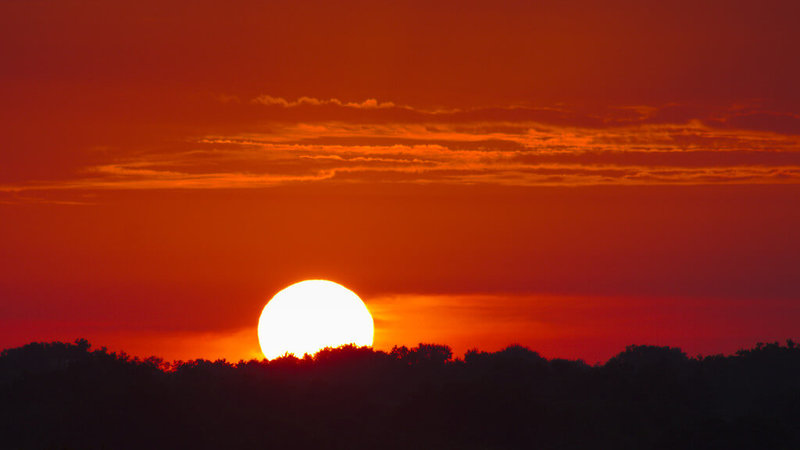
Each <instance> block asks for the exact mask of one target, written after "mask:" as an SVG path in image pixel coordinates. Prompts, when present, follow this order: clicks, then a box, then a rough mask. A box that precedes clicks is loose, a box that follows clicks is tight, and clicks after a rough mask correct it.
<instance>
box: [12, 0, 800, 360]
mask: <svg viewBox="0 0 800 450" xmlns="http://www.w3.org/2000/svg"><path fill="white" fill-rule="evenodd" d="M798 17H800V2H796V1H792V0H786V1H761V2H753V1H741V0H726V1H696V0H695V1H683V0H676V1H669V2H655V1H653V2H648V1H641V0H635V1H634V0H627V1H588V0H575V1H548V2H544V1H492V2H488V1H483V2H477V1H430V0H428V1H392V2H389V1H375V0H373V1H337V2H327V1H319V0H315V1H270V2H267V1H261V0H259V1H255V0H239V1H228V2H212V1H204V0H200V1H191V2H189V1H186V2H177V1H164V0H159V1H149V0H144V1H142V0H137V1H128V0H120V1H113V2H109V1H100V0H94V1H92V0H82V1H77V0H76V1H65V0H47V1H45V0H27V1H3V2H0V99H1V101H0V156H1V158H2V159H0V348H7V347H12V346H17V345H22V344H25V343H27V342H31V341H49V340H68V341H72V340H74V339H75V338H78V337H85V338H87V339H89V340H90V341H91V342H92V343H93V344H94V345H96V346H107V347H109V348H110V349H113V350H124V351H126V352H128V353H130V354H133V355H139V356H147V355H151V354H155V355H159V356H162V357H165V358H167V359H184V360H186V359H192V358H200V357H202V358H209V359H215V358H223V357H224V358H227V359H229V360H239V359H240V358H244V359H249V358H253V357H260V352H259V347H258V339H257V337H256V324H257V321H258V317H259V314H260V312H261V309H262V308H263V307H264V304H265V303H266V301H267V300H268V299H269V298H270V297H272V295H274V294H275V293H276V292H278V291H279V290H281V289H282V288H284V287H285V286H287V285H290V284H292V283H295V282H298V281H300V280H303V279H309V278H323V279H330V280H333V281H336V282H338V283H341V284H343V285H345V286H347V287H348V288H350V289H352V290H353V291H355V292H356V293H358V294H359V295H360V296H361V298H362V299H363V300H364V301H365V303H366V304H367V306H368V308H369V309H370V311H372V314H373V316H374V318H375V347H376V348H379V349H382V350H388V349H390V348H391V347H392V346H393V345H396V344H397V345H414V344H416V343H418V342H435V343H441V344H448V345H451V346H452V347H453V348H454V350H455V353H456V354H459V355H460V354H463V352H464V351H466V350H467V349H469V348H479V349H483V350H497V349H500V348H502V347H504V346H506V345H508V344H511V343H520V344H523V345H526V346H528V347H530V348H531V349H533V350H537V351H539V352H540V353H542V354H543V355H544V356H548V357H567V358H583V359H585V360H587V361H590V362H598V361H604V360H605V359H607V358H608V357H610V356H612V355H613V354H615V353H617V352H619V351H621V350H622V349H623V348H624V347H625V345H629V344H658V345H671V346H679V347H682V348H683V349H684V350H685V351H687V352H688V353H690V354H692V355H694V354H697V353H703V354H711V353H722V352H725V353H728V352H733V351H735V350H737V349H739V348H741V347H745V346H751V345H753V344H755V343H756V342H759V341H773V340H784V339H786V338H795V339H797V338H800V82H798V80H800V57H798V55H800V27H799V26H798V25H797V21H798Z"/></svg>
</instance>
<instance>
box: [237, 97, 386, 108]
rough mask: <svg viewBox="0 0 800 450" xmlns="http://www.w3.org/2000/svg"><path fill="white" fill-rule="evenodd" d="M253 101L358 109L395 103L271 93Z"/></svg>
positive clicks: (286, 105) (292, 105) (384, 106)
mask: <svg viewBox="0 0 800 450" xmlns="http://www.w3.org/2000/svg"><path fill="white" fill-rule="evenodd" d="M253 103H260V104H262V105H268V106H272V105H277V106H283V107H284V108H293V107H296V106H303V105H311V106H320V105H336V106H341V107H344V108H359V109H383V108H395V107H397V105H395V104H394V103H392V102H379V101H378V100H376V99H374V98H369V99H366V100H364V101H362V102H344V101H342V100H339V99H336V98H331V99H328V100H320V99H318V98H313V97H300V98H298V99H297V100H291V101H290V100H286V99H285V98H282V97H273V96H271V95H260V96H258V97H256V98H254V99H253Z"/></svg>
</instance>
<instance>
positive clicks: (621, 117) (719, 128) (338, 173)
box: [0, 95, 800, 192]
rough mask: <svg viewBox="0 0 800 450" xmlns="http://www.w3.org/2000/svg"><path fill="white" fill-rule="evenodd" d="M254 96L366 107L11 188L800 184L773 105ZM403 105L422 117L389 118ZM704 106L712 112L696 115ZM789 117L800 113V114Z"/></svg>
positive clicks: (799, 168)
mask: <svg viewBox="0 0 800 450" xmlns="http://www.w3.org/2000/svg"><path fill="white" fill-rule="evenodd" d="M253 103H257V104H259V105H265V106H270V107H278V108H280V109H293V108H303V107H307V108H311V109H314V108H328V109H330V108H332V112H331V114H332V116H335V115H336V114H337V111H339V112H341V111H346V110H361V111H364V112H366V114H367V115H366V116H359V117H351V116H347V115H346V114H345V115H344V116H342V117H339V118H338V119H336V120H330V119H324V120H323V119H314V117H316V116H314V115H313V114H310V113H309V117H311V119H309V118H305V117H304V116H302V115H301V116H300V117H299V118H295V119H287V118H285V117H282V116H281V115H280V114H277V115H271V116H267V118H266V119H265V120H264V121H262V122H260V124H259V125H249V126H244V127H242V128H244V129H243V130H242V131H240V132H231V133H225V134H215V135H205V136H199V137H194V138H187V139H185V140H184V141H183V142H181V143H180V145H173V146H171V147H169V146H164V145H160V146H158V149H157V150H147V149H143V150H136V151H128V152H118V153H116V154H113V153H111V152H109V155H112V154H113V155H114V157H113V158H111V160H109V161H107V162H106V163H103V164H97V165H94V166H89V167H85V168H84V170H83V171H82V172H81V173H79V174H77V175H76V176H75V177H74V178H73V179H69V180H62V181H58V182H47V181H41V182H29V183H20V184H15V185H6V186H0V190H3V191H17V192H19V191H25V190H36V189H38V190H47V189H214V188H263V187H269V186H275V185H281V184H289V183H314V182H346V183H359V182H362V183H363V182H401V183H448V184H480V183H489V184H501V185H520V186H536V185H570V186H581V185H604V184H612V185H642V184H745V183H766V184H777V183H798V182H800V133H793V132H790V131H791V126H788V128H787V125H786V123H784V122H781V124H782V125H781V126H780V127H783V128H786V130H782V131H776V130H770V129H769V128H770V127H769V126H763V125H764V124H763V123H762V126H760V127H756V126H752V127H750V128H747V127H746V126H745V125H746V124H745V123H739V122H742V120H743V119H742V117H745V116H747V117H751V116H754V115H756V114H760V116H759V117H762V116H763V115H764V114H765V113H764V112H763V111H759V110H757V109H754V108H750V109H743V108H742V107H736V108H732V109H729V110H725V111H717V112H715V113H713V114H712V113H710V112H708V111H698V110H697V109H692V108H683V107H679V106H675V105H668V106H665V107H661V108H657V107H648V106H632V107H623V108H616V109H613V110H611V109H610V110H609V111H606V112H605V113H603V114H601V113H598V112H595V113H593V114H586V113H576V112H573V111H570V110H568V109H566V108H526V107H519V106H514V107H508V108H475V109H473V110H468V111H467V110H456V109H453V110H449V111H445V110H437V111H433V110H423V109H414V108H411V107H408V106H402V105H396V104H395V103H393V102H379V101H378V100H375V99H368V100H364V101H361V102H345V101H342V100H338V99H329V100H320V99H316V98H311V97H301V98H299V99H296V100H287V99H284V98H280V97H273V96H269V95H263V96H260V97H257V98H256V99H254V100H253ZM398 110H401V111H404V113H409V112H411V113H413V117H411V116H408V115H404V116H392V115H391V114H390V115H388V116H387V115H385V114H384V113H387V112H392V111H398ZM374 114H378V115H380V118H379V120H377V119H375V117H376V116H374ZM381 114H384V115H381ZM698 115H701V116H703V118H702V119H701V118H692V117H694V116H698ZM784 116H786V117H784V119H786V120H788V121H789V122H791V120H794V119H797V117H794V116H791V115H785V114H784ZM790 116H791V117H790ZM782 117H783V116H782ZM534 118H536V119H537V120H532V119H534ZM412 119H413V120H412ZM668 119H670V120H668ZM759 120H761V119H759ZM737 121H738V122H737ZM734 123H739V125H740V126H732V125H731V124H734ZM789 125H791V123H789ZM780 127H778V128H780ZM247 128H249V129H247ZM787 130H788V131H787ZM798 130H800V127H798Z"/></svg>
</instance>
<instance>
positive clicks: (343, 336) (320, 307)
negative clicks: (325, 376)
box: [258, 280, 374, 359]
mask: <svg viewBox="0 0 800 450" xmlns="http://www.w3.org/2000/svg"><path fill="white" fill-rule="evenodd" d="M373 333H374V325H373V322H372V315H371V314H370V313H369V310H367V306H366V305H364V302H363V301H361V299H360V298H359V297H358V295H356V294H355V293H354V292H353V291H351V290H350V289H347V288H346V287H344V286H342V285H340V284H337V283H334V282H332V281H327V280H306V281H301V282H299V283H296V284H293V285H291V286H289V287H287V288H286V289H284V290H282V291H280V292H278V293H277V294H275V296H274V297H272V300H270V301H269V303H267V305H266V306H265V307H264V310H263V311H262V312H261V318H260V319H259V320H258V341H259V343H260V344H261V351H262V352H263V353H264V356H265V357H266V358H267V359H273V358H277V357H279V356H283V355H284V354H286V353H291V354H294V355H295V356H298V357H301V356H303V355H304V354H305V353H308V354H314V353H316V352H318V351H319V350H321V349H323V348H325V347H338V346H341V345H345V344H355V345H358V346H364V345H367V346H371V345H372V336H373Z"/></svg>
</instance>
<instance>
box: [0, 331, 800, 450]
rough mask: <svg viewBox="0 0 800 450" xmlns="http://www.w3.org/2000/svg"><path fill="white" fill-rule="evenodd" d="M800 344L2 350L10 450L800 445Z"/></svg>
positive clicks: (4, 437) (2, 401)
mask: <svg viewBox="0 0 800 450" xmlns="http://www.w3.org/2000/svg"><path fill="white" fill-rule="evenodd" d="M799 424H800V347H798V346H795V344H794V343H793V342H792V341H787V343H786V344H785V345H779V344H777V343H774V344H766V345H761V344H759V345H758V346H757V347H756V348H754V349H750V350H742V351H739V352H737V353H736V354H735V355H731V356H721V355H718V356H708V357H697V358H687V356H686V355H685V354H684V353H683V352H681V350H680V349H677V348H669V347H652V346H630V347H628V348H627V349H626V350H625V351H624V352H622V353H620V354H619V355H617V356H615V357H614V358H612V359H611V360H609V361H608V362H607V363H606V364H604V365H602V366H595V367H591V366H588V365H586V364H584V363H583V362H581V361H567V360H560V359H554V360H546V359H544V358H541V357H540V356H539V355H538V354H537V353H535V352H532V351H530V350H528V349H527V348H524V347H519V346H512V347H509V348H507V349H505V350H502V351H499V352H496V353H482V352H470V353H468V354H467V355H466V356H465V358H464V359H463V360H453V359H452V357H451V352H450V349H449V348H448V347H445V346H439V345H423V344H421V345H420V346H418V347H415V348H412V349H407V348H405V347H402V348H395V349H394V350H393V351H392V352H390V353H385V352H379V351H373V350H371V349H369V348H355V347H345V348H341V349H335V350H324V351H322V352H321V353H319V354H318V355H317V356H315V357H314V358H309V357H306V358H305V359H296V358H293V357H285V358H281V359H278V360H274V361H272V362H266V361H261V362H259V361H249V362H240V363H238V364H230V363H227V362H225V361H215V362H211V361H205V360H197V361H189V362H178V363H171V364H169V363H165V362H163V361H161V360H160V359H157V358H149V359H146V360H139V359H135V358H129V357H127V356H126V355H124V354H122V355H120V354H115V353H109V352H107V351H106V350H105V349H100V350H94V351H91V350H90V346H89V343H88V342H86V341H84V340H79V341H76V342H75V343H74V344H65V343H60V342H54V343H46V344H45V343H32V344H28V345H26V346H24V347H20V348H14V349H8V350H4V351H3V352H2V354H1V355H0V447H2V448H5V449H151V448H154V449H158V448H164V449H167V448H168V449H183V448H186V449H212V448H213V449H228V448H230V449H256V448H258V449H262V448H279V449H327V448H336V449H362V448H363V449H516V448H526V449H527V448H535V449H682V450H683V449H726V450H729V449H758V450H762V449H764V450H765V449H798V448H800V425H799Z"/></svg>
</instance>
